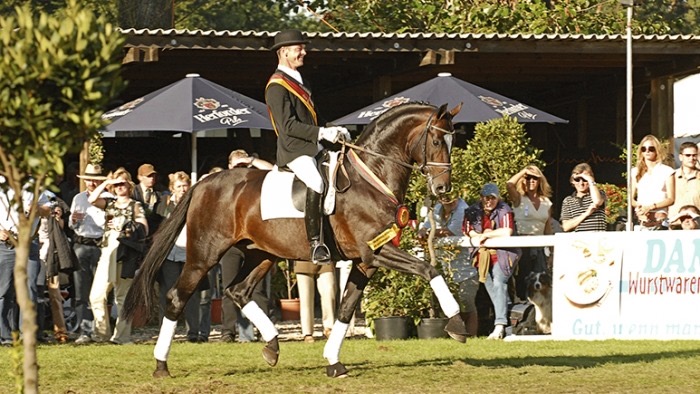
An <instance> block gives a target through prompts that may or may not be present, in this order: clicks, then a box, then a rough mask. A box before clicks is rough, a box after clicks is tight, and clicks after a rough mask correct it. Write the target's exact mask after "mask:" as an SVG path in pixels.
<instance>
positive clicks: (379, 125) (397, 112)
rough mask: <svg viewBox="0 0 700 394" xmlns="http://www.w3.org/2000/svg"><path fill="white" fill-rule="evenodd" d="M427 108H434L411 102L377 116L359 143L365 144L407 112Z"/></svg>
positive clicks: (361, 136) (425, 104) (359, 139)
mask: <svg viewBox="0 0 700 394" xmlns="http://www.w3.org/2000/svg"><path fill="white" fill-rule="evenodd" d="M426 106H432V104H429V103H426V102H422V101H409V102H407V103H403V104H399V105H397V106H395V107H392V108H390V109H389V110H387V111H386V112H384V113H382V114H381V115H379V116H377V117H376V118H374V120H372V121H371V122H370V123H369V124H368V125H367V127H365V129H364V130H363V131H362V133H361V134H360V136H359V137H358V139H357V143H358V144H360V143H362V142H365V140H366V139H367V138H369V136H371V135H373V134H375V133H376V132H377V130H383V129H386V128H387V127H388V126H389V125H391V124H392V122H394V121H395V120H396V119H397V118H398V117H399V116H401V115H402V114H403V113H404V112H405V111H409V110H411V109H414V108H416V107H426Z"/></svg>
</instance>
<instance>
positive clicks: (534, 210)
mask: <svg viewBox="0 0 700 394" xmlns="http://www.w3.org/2000/svg"><path fill="white" fill-rule="evenodd" d="M506 190H508V198H509V199H510V201H511V206H512V207H513V216H514V218H515V225H516V226H517V227H518V235H544V234H553V233H554V232H553V231H552V226H551V221H550V220H549V219H550V217H551V216H552V201H551V200H550V199H549V197H551V196H552V188H551V186H549V182H547V178H545V177H544V174H543V173H542V170H540V169H539V168H538V167H537V166H536V165H532V164H531V165H528V166H527V167H525V168H523V169H522V170H520V172H518V173H517V174H515V175H513V176H512V177H511V178H510V179H509V180H508V182H507V183H506ZM546 270H547V261H546V257H545V254H544V248H541V247H540V248H527V249H523V256H522V257H521V258H520V263H518V272H517V274H516V277H515V284H516V286H515V288H516V294H517V296H518V298H520V299H521V300H524V299H526V297H527V281H526V278H527V276H528V275H530V273H531V272H544V271H546Z"/></svg>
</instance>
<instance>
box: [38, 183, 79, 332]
mask: <svg viewBox="0 0 700 394" xmlns="http://www.w3.org/2000/svg"><path fill="white" fill-rule="evenodd" d="M45 193H47V195H49V198H50V200H51V201H52V209H51V217H42V218H41V221H40V223H41V224H40V226H39V245H40V249H39V257H40V259H41V262H42V265H43V266H44V267H43V268H44V270H45V271H46V284H47V289H48V294H49V304H50V306H51V320H52V322H53V331H54V339H56V341H57V342H58V343H61V344H63V343H66V342H68V330H67V329H66V321H65V319H64V317H63V296H62V295H61V286H60V282H59V277H58V273H59V270H60V271H63V272H66V271H70V270H72V269H74V268H77V258H76V257H75V254H74V252H73V250H72V249H71V246H70V244H69V242H68V238H67V237H66V234H65V232H64V231H63V228H64V225H65V220H64V217H65V216H67V215H68V206H67V205H66V203H65V202H64V201H63V200H61V199H59V198H57V197H56V196H55V195H54V194H53V193H51V192H49V191H47V192H45ZM74 262H75V265H74ZM71 272H72V271H71ZM40 327H41V326H40Z"/></svg>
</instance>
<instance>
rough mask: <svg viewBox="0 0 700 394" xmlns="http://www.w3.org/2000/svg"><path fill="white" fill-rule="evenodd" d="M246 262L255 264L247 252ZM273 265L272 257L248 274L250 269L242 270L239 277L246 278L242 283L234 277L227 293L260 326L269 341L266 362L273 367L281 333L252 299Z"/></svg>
mask: <svg viewBox="0 0 700 394" xmlns="http://www.w3.org/2000/svg"><path fill="white" fill-rule="evenodd" d="M258 261H259V260H258ZM245 264H249V266H250V265H253V264H255V259H253V258H251V257H249V255H248V254H246V260H245V263H244V265H245ZM271 267H272V261H271V260H270V259H266V260H264V261H263V262H261V263H260V264H259V265H257V266H256V267H255V268H253V270H252V271H249V273H247V274H246V271H248V270H249V269H248V270H242V271H241V272H240V273H239V277H240V276H244V277H245V279H244V280H243V281H241V282H240V283H237V282H239V277H237V278H236V279H234V283H237V284H234V285H233V286H231V287H228V288H226V290H225V294H226V296H227V297H229V298H231V300H232V301H233V302H234V303H235V304H236V305H238V307H239V308H241V312H243V314H245V316H246V317H247V318H248V320H250V322H251V323H253V325H254V326H255V327H257V328H258V331H260V335H261V336H262V338H263V340H265V342H266V343H267V345H265V347H264V348H263V351H262V356H263V359H265V362H267V363H268V364H269V365H270V366H271V367H274V366H275V365H277V361H278V360H279V355H280V348H279V339H278V335H279V333H278V331H277V328H275V325H274V323H272V321H271V320H270V318H269V317H268V316H267V313H265V311H263V310H262V309H261V308H260V306H259V305H258V304H257V303H256V302H255V301H253V299H252V298H253V291H254V289H255V286H256V285H257V284H258V283H259V282H260V281H262V280H263V278H265V275H267V272H268V271H269V270H270V268H271Z"/></svg>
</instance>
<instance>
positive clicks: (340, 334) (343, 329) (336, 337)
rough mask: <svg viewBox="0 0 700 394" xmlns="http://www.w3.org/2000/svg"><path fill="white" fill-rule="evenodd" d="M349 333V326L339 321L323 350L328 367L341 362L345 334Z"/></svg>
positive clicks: (334, 325) (336, 322)
mask: <svg viewBox="0 0 700 394" xmlns="http://www.w3.org/2000/svg"><path fill="white" fill-rule="evenodd" d="M347 332H348V324H347V323H341V322H340V321H339V320H336V321H335V324H333V330H332V331H331V337H330V338H328V342H326V346H325V347H324V348H323V357H324V358H325V359H326V360H328V365H333V364H336V363H337V362H338V361H339V360H340V346H342V345H343V340H344V339H345V334H346V333H347Z"/></svg>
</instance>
